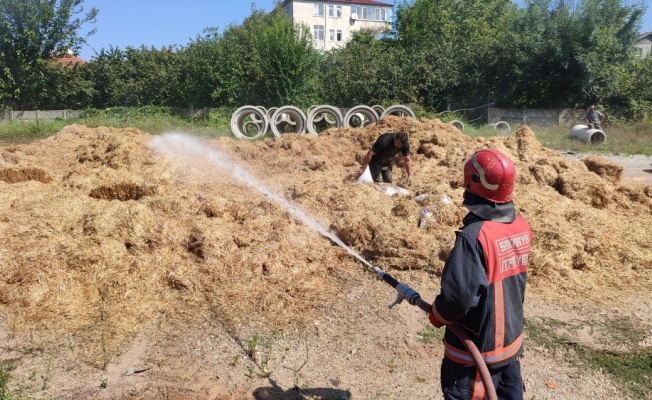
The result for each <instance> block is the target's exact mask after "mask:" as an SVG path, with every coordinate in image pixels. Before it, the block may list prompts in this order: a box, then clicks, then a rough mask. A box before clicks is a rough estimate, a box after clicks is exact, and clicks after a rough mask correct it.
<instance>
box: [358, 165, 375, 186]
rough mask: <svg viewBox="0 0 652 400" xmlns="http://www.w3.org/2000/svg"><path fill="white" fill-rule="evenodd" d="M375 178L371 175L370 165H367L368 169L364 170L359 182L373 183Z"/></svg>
mask: <svg viewBox="0 0 652 400" xmlns="http://www.w3.org/2000/svg"><path fill="white" fill-rule="evenodd" d="M373 181H374V180H373V178H372V177H371V171H369V166H368V165H367V169H365V170H364V172H363V173H362V175H360V177H359V178H358V182H360V183H372V182H373Z"/></svg>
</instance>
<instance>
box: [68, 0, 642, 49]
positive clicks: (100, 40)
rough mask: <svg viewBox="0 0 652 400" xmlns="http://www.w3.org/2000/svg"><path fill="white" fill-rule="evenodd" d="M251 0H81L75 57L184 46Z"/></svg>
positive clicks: (265, 5) (237, 17) (269, 3)
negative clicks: (85, 20)
mask: <svg viewBox="0 0 652 400" xmlns="http://www.w3.org/2000/svg"><path fill="white" fill-rule="evenodd" d="M387 2H388V3H391V0H388V1H387ZM395 3H397V1H395ZM252 4H254V5H255V7H256V9H258V10H263V11H266V12H269V11H271V10H272V9H273V8H274V0H251V1H247V0H194V1H189V2H188V3H186V2H184V1H178V0H177V1H172V0H84V3H83V5H84V9H85V11H88V10H90V9H91V7H95V8H97V9H98V10H99V14H98V16H97V22H96V23H95V24H87V25H85V26H84V28H82V30H81V31H80V33H81V34H85V33H86V32H87V31H88V30H89V29H92V28H95V29H97V32H96V33H95V34H94V35H93V36H91V37H90V38H88V39H87V41H88V44H87V45H85V46H84V47H83V48H82V49H81V51H80V54H79V56H80V57H81V58H82V59H84V60H87V61H90V60H91V59H93V58H94V57H95V53H96V52H97V53H99V52H100V50H102V49H105V50H108V49H109V48H110V47H113V48H119V49H121V50H124V49H126V48H127V47H135V48H140V46H141V45H144V46H146V47H147V48H151V47H153V48H155V49H161V48H163V47H168V46H173V45H177V46H180V47H185V46H187V45H188V44H189V43H190V42H191V41H193V40H195V39H196V38H197V35H201V34H202V32H203V30H204V29H205V28H209V27H213V28H219V32H220V33H221V32H223V31H224V29H225V28H226V27H227V26H228V25H229V24H232V23H233V24H236V25H239V24H241V23H242V21H244V19H245V18H246V17H248V16H249V15H251V5H252ZM78 17H79V15H78ZM651 31H652V4H650V5H649V6H648V10H647V12H646V14H645V16H644V17H643V26H642V27H641V33H643V32H651Z"/></svg>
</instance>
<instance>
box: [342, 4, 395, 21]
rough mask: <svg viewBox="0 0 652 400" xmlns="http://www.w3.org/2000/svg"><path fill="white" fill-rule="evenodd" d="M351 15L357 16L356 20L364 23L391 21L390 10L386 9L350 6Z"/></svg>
mask: <svg viewBox="0 0 652 400" xmlns="http://www.w3.org/2000/svg"><path fill="white" fill-rule="evenodd" d="M351 14H357V15H358V19H362V20H366V21H382V22H391V21H392V9H391V8H387V7H366V6H364V7H363V6H351Z"/></svg>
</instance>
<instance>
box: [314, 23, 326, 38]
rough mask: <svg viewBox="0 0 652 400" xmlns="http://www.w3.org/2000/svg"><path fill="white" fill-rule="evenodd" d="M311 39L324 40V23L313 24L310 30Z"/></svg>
mask: <svg viewBox="0 0 652 400" xmlns="http://www.w3.org/2000/svg"><path fill="white" fill-rule="evenodd" d="M312 36H313V39H315V40H324V25H315V26H314V27H313V31H312Z"/></svg>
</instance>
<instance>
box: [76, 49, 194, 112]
mask: <svg viewBox="0 0 652 400" xmlns="http://www.w3.org/2000/svg"><path fill="white" fill-rule="evenodd" d="M181 65H182V62H181V56H180V55H179V54H178V53H177V52H176V51H175V49H174V48H173V47H172V46H169V47H163V48H161V49H154V48H146V47H144V46H141V47H140V48H139V49H137V48H134V47H127V48H126V49H125V50H120V49H116V48H112V47H111V48H110V49H109V50H105V49H102V50H101V51H100V52H99V54H98V55H97V57H96V58H95V59H94V60H93V61H92V62H90V63H88V65H87V67H86V68H87V73H88V76H89V79H90V80H91V81H93V83H94V93H95V96H94V99H93V104H92V105H93V107H95V108H106V107H118V106H119V107H142V106H168V107H176V106H179V105H180V104H181V102H182V101H181V98H182V93H183V91H184V89H183V87H182V86H181V84H180V83H179V79H180V76H181ZM183 106H185V104H183Z"/></svg>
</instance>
